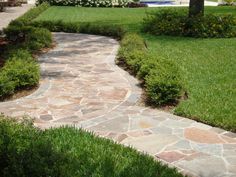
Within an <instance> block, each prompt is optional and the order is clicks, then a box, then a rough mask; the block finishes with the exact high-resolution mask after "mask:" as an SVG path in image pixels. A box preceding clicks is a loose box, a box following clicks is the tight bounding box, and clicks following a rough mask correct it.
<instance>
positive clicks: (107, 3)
mask: <svg viewBox="0 0 236 177" xmlns="http://www.w3.org/2000/svg"><path fill="white" fill-rule="evenodd" d="M43 2H48V3H49V4H50V5H57V6H81V7H126V6H127V4H128V2H129V0H73V1H68V0H37V4H41V3H43Z"/></svg>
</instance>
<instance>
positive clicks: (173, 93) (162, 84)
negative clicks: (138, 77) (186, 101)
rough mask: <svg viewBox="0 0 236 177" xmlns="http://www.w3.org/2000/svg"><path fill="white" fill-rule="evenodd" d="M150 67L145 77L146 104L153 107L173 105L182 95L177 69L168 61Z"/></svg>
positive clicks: (181, 85) (181, 84)
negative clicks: (150, 104)
mask: <svg viewBox="0 0 236 177" xmlns="http://www.w3.org/2000/svg"><path fill="white" fill-rule="evenodd" d="M150 66H151V65H150ZM152 66H153V67H152V69H150V71H149V73H148V74H147V75H146V77H145V87H146V93H147V97H148V98H149V100H148V102H150V103H152V104H154V105H163V104H172V103H175V102H176V101H177V100H178V99H179V98H180V97H181V96H182V94H183V83H182V81H181V76H180V73H179V70H178V68H177V67H176V66H175V65H173V63H172V62H168V61H165V62H160V61H159V63H158V64H154V65H152Z"/></svg>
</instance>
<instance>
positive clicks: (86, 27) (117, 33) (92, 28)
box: [31, 21, 126, 39]
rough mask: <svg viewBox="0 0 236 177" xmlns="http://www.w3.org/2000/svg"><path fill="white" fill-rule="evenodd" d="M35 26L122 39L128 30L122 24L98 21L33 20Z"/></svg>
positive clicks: (55, 30) (56, 30)
mask: <svg viewBox="0 0 236 177" xmlns="http://www.w3.org/2000/svg"><path fill="white" fill-rule="evenodd" d="M31 25H32V26H35V27H43V28H47V29H48V30H50V31H54V32H61V31H63V32H68V33H78V32H79V33H86V34H97V35H104V36H111V37H115V38H118V39H121V38H122V36H123V35H124V34H125V32H126V30H125V29H124V28H123V26H120V25H106V24H96V23H72V22H63V21H33V22H32V23H31Z"/></svg>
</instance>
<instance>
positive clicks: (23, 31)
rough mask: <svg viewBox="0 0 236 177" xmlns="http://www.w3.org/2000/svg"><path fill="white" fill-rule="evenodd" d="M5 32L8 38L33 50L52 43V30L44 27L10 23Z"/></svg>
mask: <svg viewBox="0 0 236 177" xmlns="http://www.w3.org/2000/svg"><path fill="white" fill-rule="evenodd" d="M4 33H5V34H6V38H7V39H8V40H10V41H12V42H14V43H15V44H17V43H18V44H20V45H21V46H23V47H25V48H28V49H30V50H33V51H34V50H39V49H41V48H44V47H49V46H50V44H51V43H52V36H51V33H50V31H49V30H47V29H44V28H35V27H32V26H14V25H10V26H9V27H8V28H6V29H5V30H4Z"/></svg>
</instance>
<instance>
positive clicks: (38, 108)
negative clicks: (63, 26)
mask: <svg viewBox="0 0 236 177" xmlns="http://www.w3.org/2000/svg"><path fill="white" fill-rule="evenodd" d="M54 39H55V41H56V42H57V44H58V45H57V46H56V47H55V48H54V49H52V50H51V51H49V52H48V53H46V54H44V55H42V56H40V57H39V63H40V66H41V75H42V77H41V81H40V86H39V88H38V89H37V90H36V91H35V92H34V93H33V94H31V95H29V96H26V97H24V98H20V99H18V100H14V101H8V102H2V103H0V112H3V113H4V114H6V115H9V116H16V117H19V116H23V115H29V116H31V117H34V118H35V119H34V124H35V125H36V126H37V127H39V128H42V129H45V128H50V127H60V126H62V125H70V126H74V127H78V128H84V129H86V130H89V131H93V132H94V133H95V134H96V135H98V136H102V137H105V138H109V139H112V140H114V141H116V142H119V143H122V144H124V145H127V146H132V147H135V148H137V149H138V150H140V151H144V152H146V153H148V154H150V155H153V156H154V157H155V158H157V159H159V160H161V161H163V162H165V163H168V164H169V165H170V166H175V167H177V168H178V169H179V171H181V172H182V173H184V174H188V175H191V176H199V177H213V176H214V177H231V176H232V177H233V176H234V177H235V176H236V170H235V169H236V134H235V133H231V132H228V131H225V130H222V129H219V128H214V127H211V126H209V125H206V124H203V123H199V122H196V121H194V120H190V119H186V118H183V117H179V116H175V115H172V114H170V113H166V112H163V111H160V110H157V109H152V108H149V107H145V106H140V105H139V99H140V97H141V95H142V89H141V88H140V87H139V82H138V80H137V79H135V78H134V77H132V76H130V75H129V74H128V73H127V72H126V71H124V70H122V69H121V68H119V67H118V66H116V65H115V57H116V53H117V50H118V47H119V45H118V42H117V41H116V40H114V39H111V38H107V37H102V36H94V35H85V34H66V33H54Z"/></svg>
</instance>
